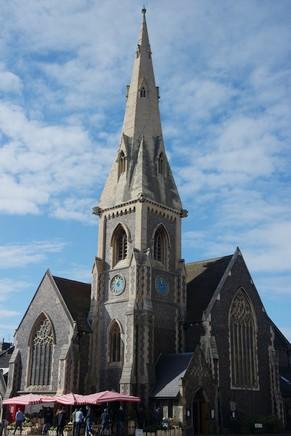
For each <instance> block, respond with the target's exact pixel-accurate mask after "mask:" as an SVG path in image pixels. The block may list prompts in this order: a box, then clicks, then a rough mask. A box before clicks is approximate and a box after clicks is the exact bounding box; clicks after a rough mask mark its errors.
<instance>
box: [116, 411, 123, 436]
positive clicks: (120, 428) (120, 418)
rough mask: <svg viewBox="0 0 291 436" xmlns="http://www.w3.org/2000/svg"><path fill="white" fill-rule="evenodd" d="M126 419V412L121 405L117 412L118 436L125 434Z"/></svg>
mask: <svg viewBox="0 0 291 436" xmlns="http://www.w3.org/2000/svg"><path fill="white" fill-rule="evenodd" d="M124 421H125V413H124V410H123V407H122V406H120V407H119V409H118V411H117V414H116V434H117V436H123V435H124V433H125V432H124Z"/></svg>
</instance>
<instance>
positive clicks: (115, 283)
mask: <svg viewBox="0 0 291 436" xmlns="http://www.w3.org/2000/svg"><path fill="white" fill-rule="evenodd" d="M124 289H125V278H124V277H123V275H121V274H116V275H115V276H114V277H112V279H111V282H110V290H111V292H112V294H114V295H120V294H122V292H123V291H124Z"/></svg>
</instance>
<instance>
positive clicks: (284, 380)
mask: <svg viewBox="0 0 291 436" xmlns="http://www.w3.org/2000/svg"><path fill="white" fill-rule="evenodd" d="M279 373H280V387H281V392H282V395H283V397H289V398H290V397H291V368H290V367H285V368H279Z"/></svg>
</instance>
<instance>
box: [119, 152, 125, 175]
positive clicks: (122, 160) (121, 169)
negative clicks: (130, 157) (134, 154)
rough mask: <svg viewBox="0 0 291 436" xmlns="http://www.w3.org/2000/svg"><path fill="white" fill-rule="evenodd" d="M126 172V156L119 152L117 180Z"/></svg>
mask: <svg viewBox="0 0 291 436" xmlns="http://www.w3.org/2000/svg"><path fill="white" fill-rule="evenodd" d="M125 171H126V156H125V154H124V152H123V151H122V150H121V152H120V153H119V156H118V178H119V177H120V176H121V174H123V173H125Z"/></svg>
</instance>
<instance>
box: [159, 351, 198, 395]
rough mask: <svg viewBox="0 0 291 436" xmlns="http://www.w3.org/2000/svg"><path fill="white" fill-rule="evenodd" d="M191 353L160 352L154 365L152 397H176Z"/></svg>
mask: <svg viewBox="0 0 291 436" xmlns="http://www.w3.org/2000/svg"><path fill="white" fill-rule="evenodd" d="M192 356H193V353H180V354H162V355H161V356H160V358H159V360H158V363H157V366H156V386H155V388H154V389H153V392H152V395H151V397H152V398H177V396H178V394H179V383H180V380H181V378H182V377H183V376H184V375H185V372H186V370H187V368H188V365H189V363H190V361H191V358H192Z"/></svg>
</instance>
